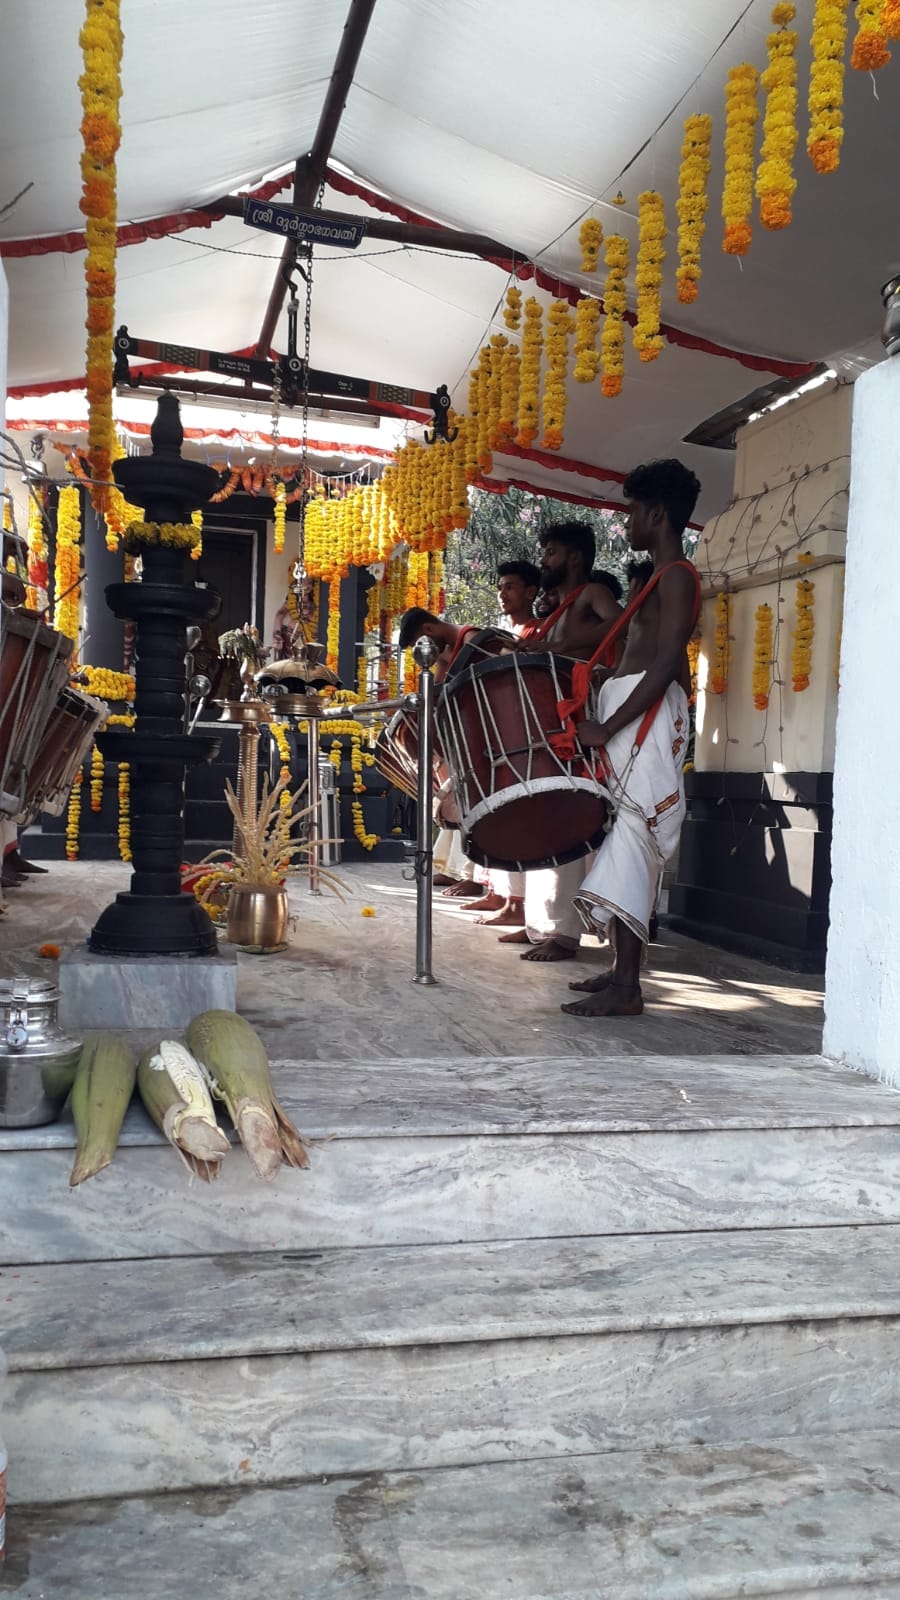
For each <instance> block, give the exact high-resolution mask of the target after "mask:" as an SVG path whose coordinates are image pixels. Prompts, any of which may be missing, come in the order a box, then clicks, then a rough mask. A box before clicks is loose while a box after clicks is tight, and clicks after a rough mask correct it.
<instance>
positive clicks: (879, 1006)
mask: <svg viewBox="0 0 900 1600" xmlns="http://www.w3.org/2000/svg"><path fill="white" fill-rule="evenodd" d="M898 440H900V358H897V357H895V358H894V359H893V360H891V361H886V362H884V363H883V364H882V365H881V366H878V367H875V368H873V369H872V370H871V371H870V372H867V373H865V374H864V375H863V377H861V378H860V379H859V380H858V382H857V384H856V389H855V395H854V405H853V474H852V478H851V484H850V516H849V523H848V529H847V577H846V595H845V606H844V628H843V637H842V644H841V699H840V707H839V711H838V721H837V745H836V756H835V768H834V843H833V848H832V874H833V888H832V894H831V929H830V933H829V937H828V964H827V970H826V977H825V1041H824V1048H825V1051H826V1054H828V1055H830V1056H833V1057H835V1058H836V1059H837V1060H839V1061H844V1062H846V1063H848V1065H850V1066H853V1067H856V1068H858V1069H860V1070H862V1071H864V1072H867V1073H870V1074H872V1075H873V1076H875V1077H878V1078H881V1079H883V1080H884V1081H885V1082H887V1083H891V1084H895V1085H897V1086H900V848H898V844H897V818H898V815H900V711H898V706H900V694H898V682H897V666H896V649H895V646H896V639H897V617H898V609H897V593H898V579H897V574H896V558H897V536H896V529H897V507H898V505H900V447H898Z"/></svg>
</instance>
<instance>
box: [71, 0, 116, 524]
mask: <svg viewBox="0 0 900 1600" xmlns="http://www.w3.org/2000/svg"><path fill="white" fill-rule="evenodd" d="M79 43H80V45H81V51H82V58H83V61H84V72H83V73H82V75H81V77H80V78H79V80H78V87H79V89H80V90H81V108H82V113H83V115H82V120H81V136H82V140H83V142H84V147H83V150H82V156H81V177H82V197H81V201H80V206H81V210H82V212H83V213H84V216H85V218H86V223H85V245H86V255H85V267H84V274H85V283H86V286H87V316H86V319H85V326H86V328H87V333H88V338H87V379H86V387H87V397H88V454H89V457H90V463H91V477H92V479H93V480H94V482H93V483H92V485H91V499H92V501H93V504H94V507H95V509H96V511H97V513H98V515H100V516H104V515H105V513H106V509H107V506H108V503H109V494H110V490H109V487H108V485H109V479H110V468H111V464H112V447H113V420H112V366H113V322H114V320H115V294H116V152H117V151H118V148H119V140H120V138H121V125H120V122H119V100H120V98H121V93H122V84H121V81H120V78H119V69H120V66H121V61H122V28H121V24H120V19H119V0H86V10H85V20H84V26H83V27H82V29H81V33H80V34H79Z"/></svg>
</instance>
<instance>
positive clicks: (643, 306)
mask: <svg viewBox="0 0 900 1600" xmlns="http://www.w3.org/2000/svg"><path fill="white" fill-rule="evenodd" d="M665 259H666V217H665V211H664V209H663V201H662V195H660V194H658V193H657V191H656V190H655V189H645V191H644V193H643V194H641V195H639V196H638V256H637V264H636V266H635V272H634V283H635V288H636V289H637V321H636V322H635V326H634V348H635V350H636V351H637V352H638V355H639V356H640V358H641V360H642V361H655V360H656V358H657V356H658V355H659V353H660V351H661V350H662V347H663V339H662V336H661V334H660V331H659V325H660V316H661V312H660V289H661V287H662V277H663V274H662V269H663V262H664V261H665Z"/></svg>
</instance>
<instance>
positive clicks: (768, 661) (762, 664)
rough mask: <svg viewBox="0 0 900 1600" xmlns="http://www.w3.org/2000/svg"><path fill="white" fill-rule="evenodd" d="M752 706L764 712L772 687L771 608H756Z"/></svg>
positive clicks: (768, 606)
mask: <svg viewBox="0 0 900 1600" xmlns="http://www.w3.org/2000/svg"><path fill="white" fill-rule="evenodd" d="M752 681H753V704H754V705H755V707H756V709H757V711H765V709H766V707H767V705H768V704H769V690H770V688H771V685H772V607H771V606H770V605H768V604H766V605H761V606H757V608H756V633H755V636H754V640H753V680H752Z"/></svg>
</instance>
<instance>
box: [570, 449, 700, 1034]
mask: <svg viewBox="0 0 900 1600" xmlns="http://www.w3.org/2000/svg"><path fill="white" fill-rule="evenodd" d="M623 488H624V494H625V498H626V503H627V505H628V515H629V530H628V537H629V542H630V544H631V546H632V549H634V550H640V551H644V550H646V551H648V552H649V553H650V554H651V555H652V557H653V576H652V578H651V579H650V580H649V582H648V583H647V585H646V587H645V588H644V589H643V590H642V591H641V593H640V594H639V595H638V597H637V599H636V600H635V601H634V603H633V604H634V606H635V608H636V609H635V610H634V611H633V613H632V612H631V607H629V608H628V612H626V615H628V614H629V613H631V615H630V617H629V621H628V624H627V627H628V632H627V639H626V644H625V650H624V653H623V655H622V659H621V661H620V662H619V665H618V666H617V667H616V668H615V670H614V671H611V672H610V673H609V675H608V676H607V677H606V679H605V681H604V682H603V683H602V685H601V687H600V690H599V694H598V696H597V703H596V710H595V717H596V720H595V721H585V722H579V723H578V725H577V729H576V732H577V737H578V740H579V743H580V744H581V745H582V747H583V748H585V749H593V750H596V751H597V753H598V754H597V761H598V770H599V774H600V778H601V782H602V784H603V787H604V788H605V790H606V793H607V796H608V800H609V804H610V808H611V812H612V815H613V822H612V826H611V828H610V831H609V833H608V834H607V836H606V839H605V840H604V842H603V844H602V845H601V846H600V849H599V850H598V852H597V856H596V859H595V861H594V865H593V867H592V868H591V870H590V872H589V873H588V875H587V877H586V878H585V880H584V882H583V884H582V885H581V888H580V890H579V892H578V895H577V897H576V906H577V909H578V911H579V912H580V914H581V917H582V919H583V922H584V925H585V926H586V927H587V928H588V929H589V930H590V931H591V932H598V931H606V930H607V928H608V925H609V923H610V922H612V923H613V926H614V933H615V947H616V960H615V966H614V967H613V970H612V972H611V973H608V974H607V973H605V974H603V975H602V976H601V977H598V978H593V979H590V980H588V981H587V982H585V983H579V984H572V985H571V987H572V988H573V989H581V990H584V991H587V994H586V998H585V999H583V1000H577V1001H573V1002H571V1003H570V1004H569V1005H565V1006H563V1008H562V1009H563V1011H566V1012H568V1013H569V1014H570V1015H571V1016H577V1017H596V1016H614V1017H622V1016H637V1015H639V1014H640V1012H641V1011H642V1010H643V998H642V995H641V987H640V967H641V956H642V954H643V951H644V947H645V946H646V944H647V942H648V940H649V937H650V922H651V918H652V917H653V914H654V911H655V907H656V898H657V891H658V888H659V882H660V876H661V873H662V869H663V867H664V865H665V863H666V862H667V861H668V860H669V859H670V858H671V856H672V855H673V854H674V852H675V849H676V848H677V845H678V838H679V834H680V832H681V824H682V821H683V819H684V811H685V804H684V780H683V767H684V755H685V750H686V747H687V740H688V731H689V730H688V693H689V691H690V672H689V668H688V664H687V653H686V652H687V643H688V640H689V638H690V636H691V632H692V630H693V627H694V624H695V621H696V617H697V610H698V602H699V583H698V579H697V573H696V569H695V568H694V567H693V566H692V565H691V563H690V562H688V561H685V559H684V554H683V550H682V536H683V534H684V530H685V528H686V526H687V523H688V521H689V520H690V517H691V514H692V512H693V510H694V506H695V505H696V502H697V495H698V494H699V492H700V484H699V482H698V480H697V478H696V477H695V476H694V474H693V473H692V472H691V471H690V470H689V469H688V468H687V467H685V466H683V465H682V463H681V462H680V461H653V462H651V463H650V464H649V465H647V466H642V467H636V468H635V470H634V471H633V472H632V473H630V474H629V476H628V477H627V478H626V479H625V483H624V485H623Z"/></svg>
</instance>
